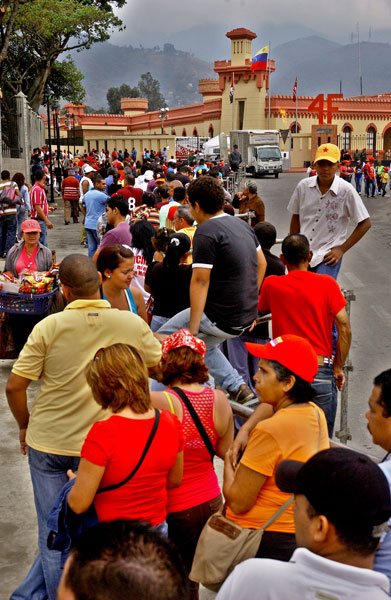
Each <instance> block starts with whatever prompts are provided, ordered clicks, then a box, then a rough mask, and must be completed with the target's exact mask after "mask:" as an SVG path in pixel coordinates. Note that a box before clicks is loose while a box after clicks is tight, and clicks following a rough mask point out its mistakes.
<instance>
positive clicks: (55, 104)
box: [52, 100, 62, 191]
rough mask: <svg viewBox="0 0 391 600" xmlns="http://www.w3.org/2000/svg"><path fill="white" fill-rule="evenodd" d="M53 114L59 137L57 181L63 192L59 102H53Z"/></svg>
mask: <svg viewBox="0 0 391 600" xmlns="http://www.w3.org/2000/svg"><path fill="white" fill-rule="evenodd" d="M52 112H53V113H54V114H55V126H56V129H55V131H56V136H57V168H56V179H57V185H58V190H59V191H60V190H61V179H62V177H61V163H60V153H61V149H60V104H59V102H58V101H57V100H54V102H53V109H52Z"/></svg>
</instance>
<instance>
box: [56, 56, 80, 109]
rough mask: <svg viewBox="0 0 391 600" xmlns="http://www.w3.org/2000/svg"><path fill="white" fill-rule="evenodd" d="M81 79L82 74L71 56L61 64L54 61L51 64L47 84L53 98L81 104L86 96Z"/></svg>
mask: <svg viewBox="0 0 391 600" xmlns="http://www.w3.org/2000/svg"><path fill="white" fill-rule="evenodd" d="M83 79H84V75H83V73H81V71H79V69H78V68H77V67H76V65H75V63H74V61H73V59H72V58H71V56H67V57H66V59H65V60H63V61H62V62H59V61H58V60H56V61H55V62H54V63H53V66H52V68H51V71H50V75H49V78H48V80H47V83H48V85H49V87H50V89H51V90H52V92H53V96H54V97H55V98H64V100H67V101H68V102H72V103H73V104H82V103H83V100H84V98H85V95H86V91H85V89H84V87H83V85H82V81H83Z"/></svg>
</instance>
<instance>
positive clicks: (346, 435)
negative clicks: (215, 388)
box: [230, 290, 356, 445]
mask: <svg viewBox="0 0 391 600" xmlns="http://www.w3.org/2000/svg"><path fill="white" fill-rule="evenodd" d="M341 291H342V293H343V295H344V296H345V299H346V302H347V304H346V311H347V313H348V315H349V317H350V303H351V302H352V301H353V300H355V299H356V296H355V294H354V292H353V290H341ZM271 320H272V315H271V314H270V313H269V314H267V315H262V316H259V317H258V318H257V320H256V322H257V325H259V324H260V323H267V322H269V321H271ZM343 371H344V374H345V385H344V387H343V389H342V391H341V411H340V429H339V430H338V431H336V432H335V436H336V437H337V438H338V439H339V440H340V442H341V443H342V444H345V445H346V444H347V442H348V440H351V439H352V435H351V433H350V429H349V425H348V408H349V402H348V390H349V373H350V372H351V371H353V365H352V362H351V360H350V358H349V355H348V356H347V358H346V361H345V366H344V368H343ZM230 405H231V407H232V410H233V412H234V414H235V415H238V416H239V417H244V418H246V419H247V418H248V417H249V416H251V414H252V413H253V409H252V408H249V407H247V406H242V405H241V404H239V403H238V402H234V401H233V400H230Z"/></svg>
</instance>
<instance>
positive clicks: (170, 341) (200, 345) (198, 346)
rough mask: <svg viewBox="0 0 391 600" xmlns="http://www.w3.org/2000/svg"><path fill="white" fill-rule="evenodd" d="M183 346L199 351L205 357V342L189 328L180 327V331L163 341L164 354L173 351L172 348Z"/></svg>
mask: <svg viewBox="0 0 391 600" xmlns="http://www.w3.org/2000/svg"><path fill="white" fill-rule="evenodd" d="M183 346H186V347H187V348H191V349H192V350H194V351H195V352H198V354H201V356H202V358H204V357H205V353H206V346H205V343H204V342H203V341H202V340H200V339H199V338H196V337H194V335H193V334H192V333H191V332H190V331H189V330H188V329H178V331H176V332H175V333H173V334H172V335H170V336H169V337H168V338H166V339H165V340H164V342H163V343H162V353H163V356H164V355H165V354H168V353H169V352H171V350H175V349H176V348H183Z"/></svg>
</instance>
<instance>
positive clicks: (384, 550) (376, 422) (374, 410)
mask: <svg viewBox="0 0 391 600" xmlns="http://www.w3.org/2000/svg"><path fill="white" fill-rule="evenodd" d="M368 405H369V410H368V411H367V413H366V414H365V417H366V419H367V421H368V430H369V432H370V434H371V435H372V441H373V443H374V444H377V445H378V446H381V448H383V449H384V450H385V451H386V452H387V454H386V456H385V457H384V458H383V460H382V461H381V463H380V464H379V467H380V468H381V470H382V471H383V473H384V475H385V476H386V477H387V479H388V483H389V484H390V487H391V456H390V453H391V369H387V370H386V371H383V372H382V373H380V374H379V375H377V377H375V379H374V381H373V389H372V392H371V395H370V397H369V401H368ZM373 568H374V570H375V571H378V572H379V573H384V575H387V577H388V579H389V581H390V583H391V521H389V528H388V531H387V533H386V535H385V536H384V538H383V539H382V541H381V544H380V546H379V548H378V549H377V551H376V554H375V561H374V563H373Z"/></svg>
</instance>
